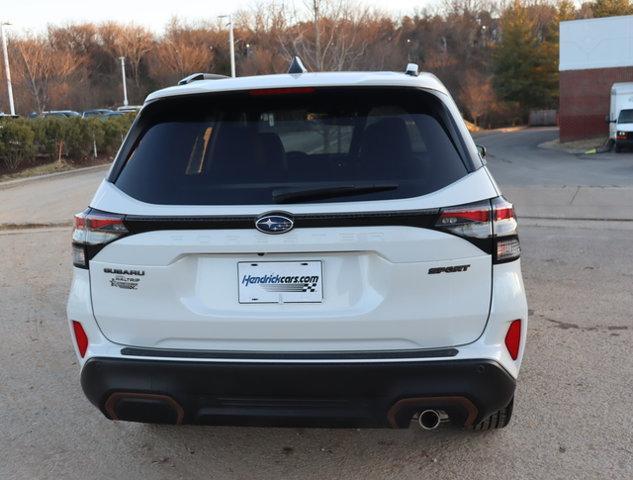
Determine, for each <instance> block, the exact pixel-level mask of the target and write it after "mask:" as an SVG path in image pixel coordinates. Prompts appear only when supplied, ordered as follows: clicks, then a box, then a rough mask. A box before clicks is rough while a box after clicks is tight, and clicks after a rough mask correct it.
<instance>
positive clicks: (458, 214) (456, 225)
mask: <svg viewBox="0 0 633 480" xmlns="http://www.w3.org/2000/svg"><path fill="white" fill-rule="evenodd" d="M435 226H436V227H437V228H440V229H442V230H448V231H449V232H451V233H453V234H455V235H459V236H460V237H467V238H480V239H485V238H490V237H492V225H491V223H490V201H488V200H485V201H483V202H477V203H469V204H467V205H460V206H457V207H448V208H443V209H442V211H441V212H440V217H439V218H438V219H437V222H436V223H435Z"/></svg>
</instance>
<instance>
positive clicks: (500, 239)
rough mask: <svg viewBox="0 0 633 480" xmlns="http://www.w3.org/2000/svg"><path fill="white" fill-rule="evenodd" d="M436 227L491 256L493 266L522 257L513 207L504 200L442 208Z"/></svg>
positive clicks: (498, 199)
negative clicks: (468, 242) (465, 240)
mask: <svg viewBox="0 0 633 480" xmlns="http://www.w3.org/2000/svg"><path fill="white" fill-rule="evenodd" d="M435 228H437V229H439V230H444V231H447V232H450V233H452V234H454V235H458V236H460V237H463V238H465V239H467V240H469V241H470V242H472V243H474V244H475V245H477V246H478V247H479V248H481V249H482V250H484V251H485V252H487V253H490V254H491V255H492V257H493V262H494V263H504V262H510V261H512V260H516V259H517V258H519V256H520V255H521V248H520V245H519V237H518V235H517V221H516V215H515V214H514V207H513V206H512V204H511V203H510V202H508V201H507V200H506V199H505V198H503V197H496V198H493V199H492V200H485V201H482V202H476V203H469V204H466V205H458V206H455V207H447V208H443V209H442V210H441V211H440V216H439V218H438V219H437V221H436V222H435Z"/></svg>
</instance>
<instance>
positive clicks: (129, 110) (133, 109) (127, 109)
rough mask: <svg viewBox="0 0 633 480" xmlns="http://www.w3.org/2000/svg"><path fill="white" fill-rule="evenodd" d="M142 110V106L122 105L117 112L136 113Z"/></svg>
mask: <svg viewBox="0 0 633 480" xmlns="http://www.w3.org/2000/svg"><path fill="white" fill-rule="evenodd" d="M141 108H142V105H122V106H120V107H118V108H117V109H116V111H117V112H122V113H136V112H138V111H139V110H140V109H141Z"/></svg>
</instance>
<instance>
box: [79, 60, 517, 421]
mask: <svg viewBox="0 0 633 480" xmlns="http://www.w3.org/2000/svg"><path fill="white" fill-rule="evenodd" d="M519 255H520V248H519V241H518V237H517V230H516V219H515V215H514V211H513V208H512V205H511V204H510V203H508V202H507V201H506V200H505V199H504V198H503V197H502V196H501V194H500V192H499V190H498V188H497V186H496V184H495V182H494V181H493V180H492V178H491V176H490V173H489V172H488V170H487V168H486V167H485V164H484V161H483V159H482V157H481V156H480V155H479V153H478V150H477V148H476V146H475V145H474V143H473V141H472V139H471V137H470V135H469V133H468V131H467V130H466V128H465V126H464V123H463V121H462V120H461V118H460V115H459V112H458V110H457V108H456V106H455V104H454V102H453V100H452V99H451V97H450V95H449V94H448V92H447V91H446V89H445V88H444V86H443V85H442V84H441V83H440V82H439V81H438V80H437V79H436V78H435V77H434V76H432V75H430V74H421V75H419V76H417V75H405V74H399V73H389V72H385V73H303V74H296V75H291V74H286V75H269V76H259V77H244V78H237V79H220V80H217V79H214V80H206V79H202V80H198V81H190V82H185V84H184V85H181V86H177V87H171V88H167V89H164V90H161V91H158V92H156V93H154V94H152V95H150V96H149V97H148V99H147V100H146V102H145V105H144V107H143V109H142V111H141V112H140V114H139V116H138V118H137V119H136V121H135V123H134V125H133V126H132V128H131V130H130V132H129V134H128V136H127V138H126V139H125V141H124V143H123V145H122V147H121V150H120V151H119V153H118V155H117V158H116V160H115V162H114V164H113V166H112V168H111V170H110V172H109V174H108V176H107V178H106V179H105V180H104V181H103V183H102V184H101V186H100V187H99V189H98V191H97V193H96V195H95V197H94V199H93V200H92V202H91V203H90V207H89V208H88V209H86V210H85V211H84V212H83V213H81V214H78V215H77V216H76V218H75V231H74V234H73V256H74V265H75V268H74V278H73V283H72V288H71V292H70V298H69V302H68V319H69V322H70V326H71V331H72V333H73V338H74V340H75V346H76V350H77V353H78V357H79V360H80V364H81V383H82V387H83V389H84V392H85V393H86V395H87V397H88V398H89V399H90V401H91V402H92V403H94V404H95V405H96V406H97V407H98V408H99V409H100V410H101V411H102V412H103V413H104V414H105V415H106V416H107V417H108V418H110V419H114V420H131V421H142V422H162V423H202V424H216V425H217V424H232V425H236V424H245V425H262V424H271V425H315V426H316V425H323V426H325V425H338V426H391V427H404V426H407V425H409V423H410V421H411V420H412V419H413V418H417V419H418V421H419V422H420V423H421V425H423V426H425V427H426V428H434V427H435V426H437V425H438V424H439V422H440V421H442V420H450V421H451V422H452V423H454V424H457V425H461V426H465V427H475V428H494V427H502V426H505V425H506V424H507V422H508V421H509V418H510V414H511V411H512V405H513V398H514V390H515V380H516V377H517V374H518V371H519V366H520V362H521V358H522V354H523V349H524V343H525V332H526V326H527V306H526V299H525V293H524V288H523V281H522V278H521V268H520V260H519Z"/></svg>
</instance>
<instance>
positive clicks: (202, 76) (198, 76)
mask: <svg viewBox="0 0 633 480" xmlns="http://www.w3.org/2000/svg"><path fill="white" fill-rule="evenodd" d="M223 78H229V77H227V76H226V75H219V74H217V73H193V74H191V75H189V76H188V77H185V78H183V79H182V80H181V81H179V82H178V85H188V84H190V83H191V82H197V81H198V80H222V79H223Z"/></svg>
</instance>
